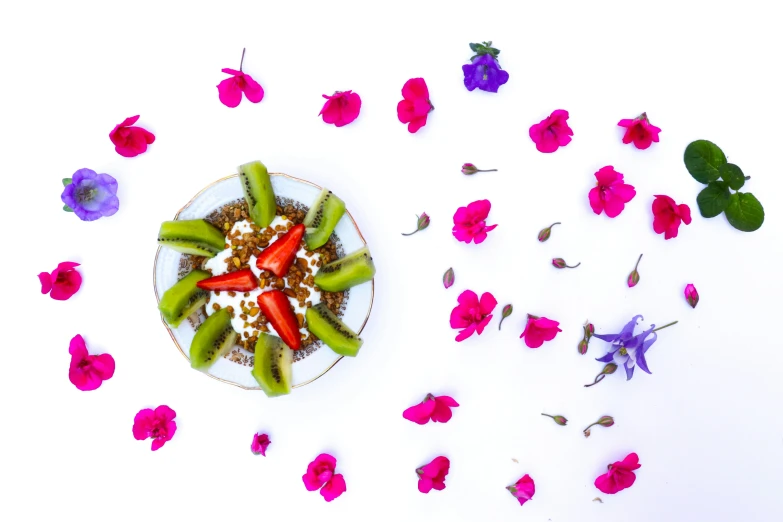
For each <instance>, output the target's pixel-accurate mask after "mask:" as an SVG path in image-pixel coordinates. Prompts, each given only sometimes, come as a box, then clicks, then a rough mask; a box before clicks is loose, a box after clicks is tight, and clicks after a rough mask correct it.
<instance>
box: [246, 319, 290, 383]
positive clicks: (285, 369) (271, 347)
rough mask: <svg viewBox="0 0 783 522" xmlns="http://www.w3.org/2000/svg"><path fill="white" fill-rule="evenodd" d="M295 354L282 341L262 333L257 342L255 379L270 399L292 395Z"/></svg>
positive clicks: (254, 368)
mask: <svg viewBox="0 0 783 522" xmlns="http://www.w3.org/2000/svg"><path fill="white" fill-rule="evenodd" d="M293 362H294V352H292V351H291V349H290V348H289V347H288V346H286V344H285V343H284V342H283V340H282V339H280V338H279V337H276V336H274V335H269V334H265V333H262V334H260V335H259V337H258V341H257V342H256V353H255V361H254V362H253V371H252V373H253V377H255V379H256V381H258V385H259V386H261V389H262V390H264V393H266V395H267V396H268V397H277V396H278V395H287V394H289V393H291V365H292V364H293Z"/></svg>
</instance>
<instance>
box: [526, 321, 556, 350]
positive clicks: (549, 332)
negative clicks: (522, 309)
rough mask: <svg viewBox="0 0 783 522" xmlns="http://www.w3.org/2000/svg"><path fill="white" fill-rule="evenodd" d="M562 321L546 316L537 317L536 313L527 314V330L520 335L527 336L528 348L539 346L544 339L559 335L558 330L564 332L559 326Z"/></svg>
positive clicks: (547, 339)
mask: <svg viewBox="0 0 783 522" xmlns="http://www.w3.org/2000/svg"><path fill="white" fill-rule="evenodd" d="M559 325H560V323H558V322H557V321H553V320H552V319H547V318H546V317H536V316H535V315H530V314H527V324H526V325H525V331H524V332H522V335H520V336H519V338H520V339H522V338H523V337H524V338H525V344H526V345H527V347H528V348H538V347H539V346H541V345H542V344H544V341H551V340H552V339H554V338H555V336H556V335H557V332H562V331H563V330H561V329H560V328H558V326H559Z"/></svg>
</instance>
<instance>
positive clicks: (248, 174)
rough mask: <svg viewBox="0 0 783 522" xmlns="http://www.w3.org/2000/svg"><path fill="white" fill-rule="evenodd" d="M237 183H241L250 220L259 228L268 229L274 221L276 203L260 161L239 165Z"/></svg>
mask: <svg viewBox="0 0 783 522" xmlns="http://www.w3.org/2000/svg"><path fill="white" fill-rule="evenodd" d="M239 181H241V182H242V191H243V192H244V193H245V201H247V208H248V209H250V219H252V220H253V223H255V224H256V225H257V226H259V227H261V228H263V227H268V226H269V224H270V223H271V222H272V220H273V219H275V210H277V203H275V193H274V191H273V190H272V180H271V179H269V173H268V172H267V170H266V167H265V166H264V164H263V163H261V162H260V161H252V162H250V163H245V164H244V165H240V166H239Z"/></svg>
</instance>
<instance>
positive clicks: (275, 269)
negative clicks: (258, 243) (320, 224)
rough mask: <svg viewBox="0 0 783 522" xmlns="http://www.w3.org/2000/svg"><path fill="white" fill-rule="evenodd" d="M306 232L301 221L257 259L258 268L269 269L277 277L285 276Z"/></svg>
mask: <svg viewBox="0 0 783 522" xmlns="http://www.w3.org/2000/svg"><path fill="white" fill-rule="evenodd" d="M304 233H305V226H304V225H302V224H301V223H300V224H298V225H296V226H294V227H293V228H291V229H290V230H289V231H288V232H286V233H285V235H284V236H283V237H281V238H280V239H278V240H277V241H275V242H274V243H272V244H271V245H269V246H268V247H267V248H266V249H264V251H263V252H261V255H260V256H258V258H257V259H256V266H257V267H258V269H259V270H269V271H270V272H272V273H273V274H275V275H276V276H277V277H285V275H286V274H287V273H288V269H289V268H291V265H292V264H293V262H294V259H295V258H296V251H297V250H299V243H301V242H302V237H303V236H304Z"/></svg>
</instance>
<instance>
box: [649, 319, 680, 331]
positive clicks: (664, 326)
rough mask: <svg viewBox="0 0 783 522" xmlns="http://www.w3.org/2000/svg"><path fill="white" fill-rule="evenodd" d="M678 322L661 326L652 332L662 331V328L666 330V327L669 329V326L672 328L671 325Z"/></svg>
mask: <svg viewBox="0 0 783 522" xmlns="http://www.w3.org/2000/svg"><path fill="white" fill-rule="evenodd" d="M678 322H679V321H673V322H671V323H669V324H665V325H663V326H659V327H658V328H656V329H655V330H653V332H657V331H658V330H663V329H664V328H668V327H670V326H673V325H675V324H677V323H678Z"/></svg>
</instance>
